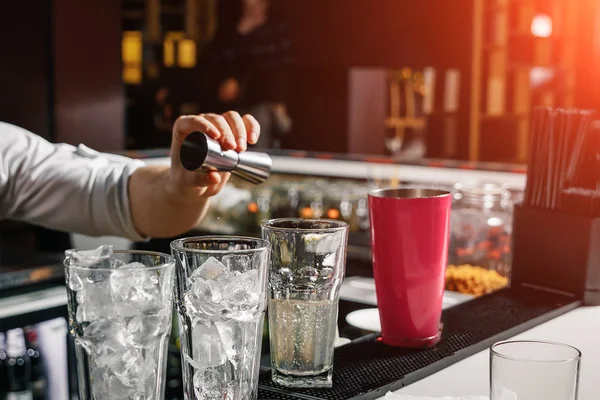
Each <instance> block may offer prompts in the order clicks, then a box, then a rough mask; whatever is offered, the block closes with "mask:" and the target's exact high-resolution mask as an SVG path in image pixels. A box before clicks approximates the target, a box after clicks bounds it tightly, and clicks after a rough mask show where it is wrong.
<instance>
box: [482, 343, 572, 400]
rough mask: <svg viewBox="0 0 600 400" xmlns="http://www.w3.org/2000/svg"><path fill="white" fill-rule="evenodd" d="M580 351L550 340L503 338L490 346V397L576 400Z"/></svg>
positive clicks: (504, 399) (531, 399) (492, 398)
mask: <svg viewBox="0 0 600 400" xmlns="http://www.w3.org/2000/svg"><path fill="white" fill-rule="evenodd" d="M580 362H581V352H580V351H579V350H577V349H576V348H575V347H572V346H569V345H566V344H562V343H553V342H541V341H527V340H523V341H505V342H499V343H496V344H494V345H493V346H492V348H491V350H490V397H491V399H490V400H541V399H544V400H577V390H578V386H579V365H580Z"/></svg>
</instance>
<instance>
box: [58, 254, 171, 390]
mask: <svg viewBox="0 0 600 400" xmlns="http://www.w3.org/2000/svg"><path fill="white" fill-rule="evenodd" d="M173 271H174V262H173V258H172V257H171V256H170V255H167V254H161V253H152V252H138V251H115V252H113V251H112V247H111V246H102V247H100V248H98V249H96V250H89V251H78V250H68V251H67V252H66V259H65V273H66V281H67V294H68V300H69V303H68V308H69V328H70V331H71V334H72V335H73V336H74V337H75V350H76V356H77V376H78V380H79V397H80V399H81V400H105V399H106V400H108V399H132V400H133V399H135V400H137V399H151V400H162V399H163V398H164V390H165V377H166V365H167V364H166V362H167V352H168V345H169V336H170V333H171V319H172V310H173V300H172V299H173V281H174V276H173Z"/></svg>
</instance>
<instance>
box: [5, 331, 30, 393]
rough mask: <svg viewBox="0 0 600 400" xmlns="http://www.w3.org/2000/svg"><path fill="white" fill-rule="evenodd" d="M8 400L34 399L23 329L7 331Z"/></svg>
mask: <svg viewBox="0 0 600 400" xmlns="http://www.w3.org/2000/svg"><path fill="white" fill-rule="evenodd" d="M6 355H7V358H6V375H7V379H6V383H7V393H6V400H33V393H32V391H31V363H30V360H29V356H28V355H27V349H26V347H25V337H24V335H23V329H20V328H19V329H12V330H10V331H8V332H6Z"/></svg>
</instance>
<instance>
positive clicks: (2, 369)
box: [0, 332, 8, 400]
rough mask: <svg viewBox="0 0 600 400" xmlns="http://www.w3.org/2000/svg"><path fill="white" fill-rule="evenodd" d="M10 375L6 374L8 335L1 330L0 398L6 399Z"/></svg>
mask: <svg viewBox="0 0 600 400" xmlns="http://www.w3.org/2000/svg"><path fill="white" fill-rule="evenodd" d="M7 384H8V377H7V375H6V336H5V335H4V332H0V400H5V399H6V391H7V390H8V386H7Z"/></svg>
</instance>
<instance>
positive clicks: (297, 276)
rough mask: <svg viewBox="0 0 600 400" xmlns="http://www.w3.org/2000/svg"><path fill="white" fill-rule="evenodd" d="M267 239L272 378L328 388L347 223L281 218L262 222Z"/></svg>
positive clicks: (292, 384) (280, 382)
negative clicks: (269, 250)
mask: <svg viewBox="0 0 600 400" xmlns="http://www.w3.org/2000/svg"><path fill="white" fill-rule="evenodd" d="M262 230H263V237H264V238H265V239H267V240H268V241H269V242H270V243H271V269H270V273H269V335H270V343H271V371H272V372H271V373H272V377H273V381H274V382H276V383H278V384H280V385H283V386H289V387H331V385H332V372H333V348H334V341H335V332H336V327H337V314H338V298H339V290H340V286H341V284H342V280H343V279H344V274H345V271H346V244H347V240H348V224H346V223H345V222H341V221H333V220H322V219H320V220H317V219H298V218H282V219H274V220H270V221H265V222H263V224H262Z"/></svg>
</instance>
